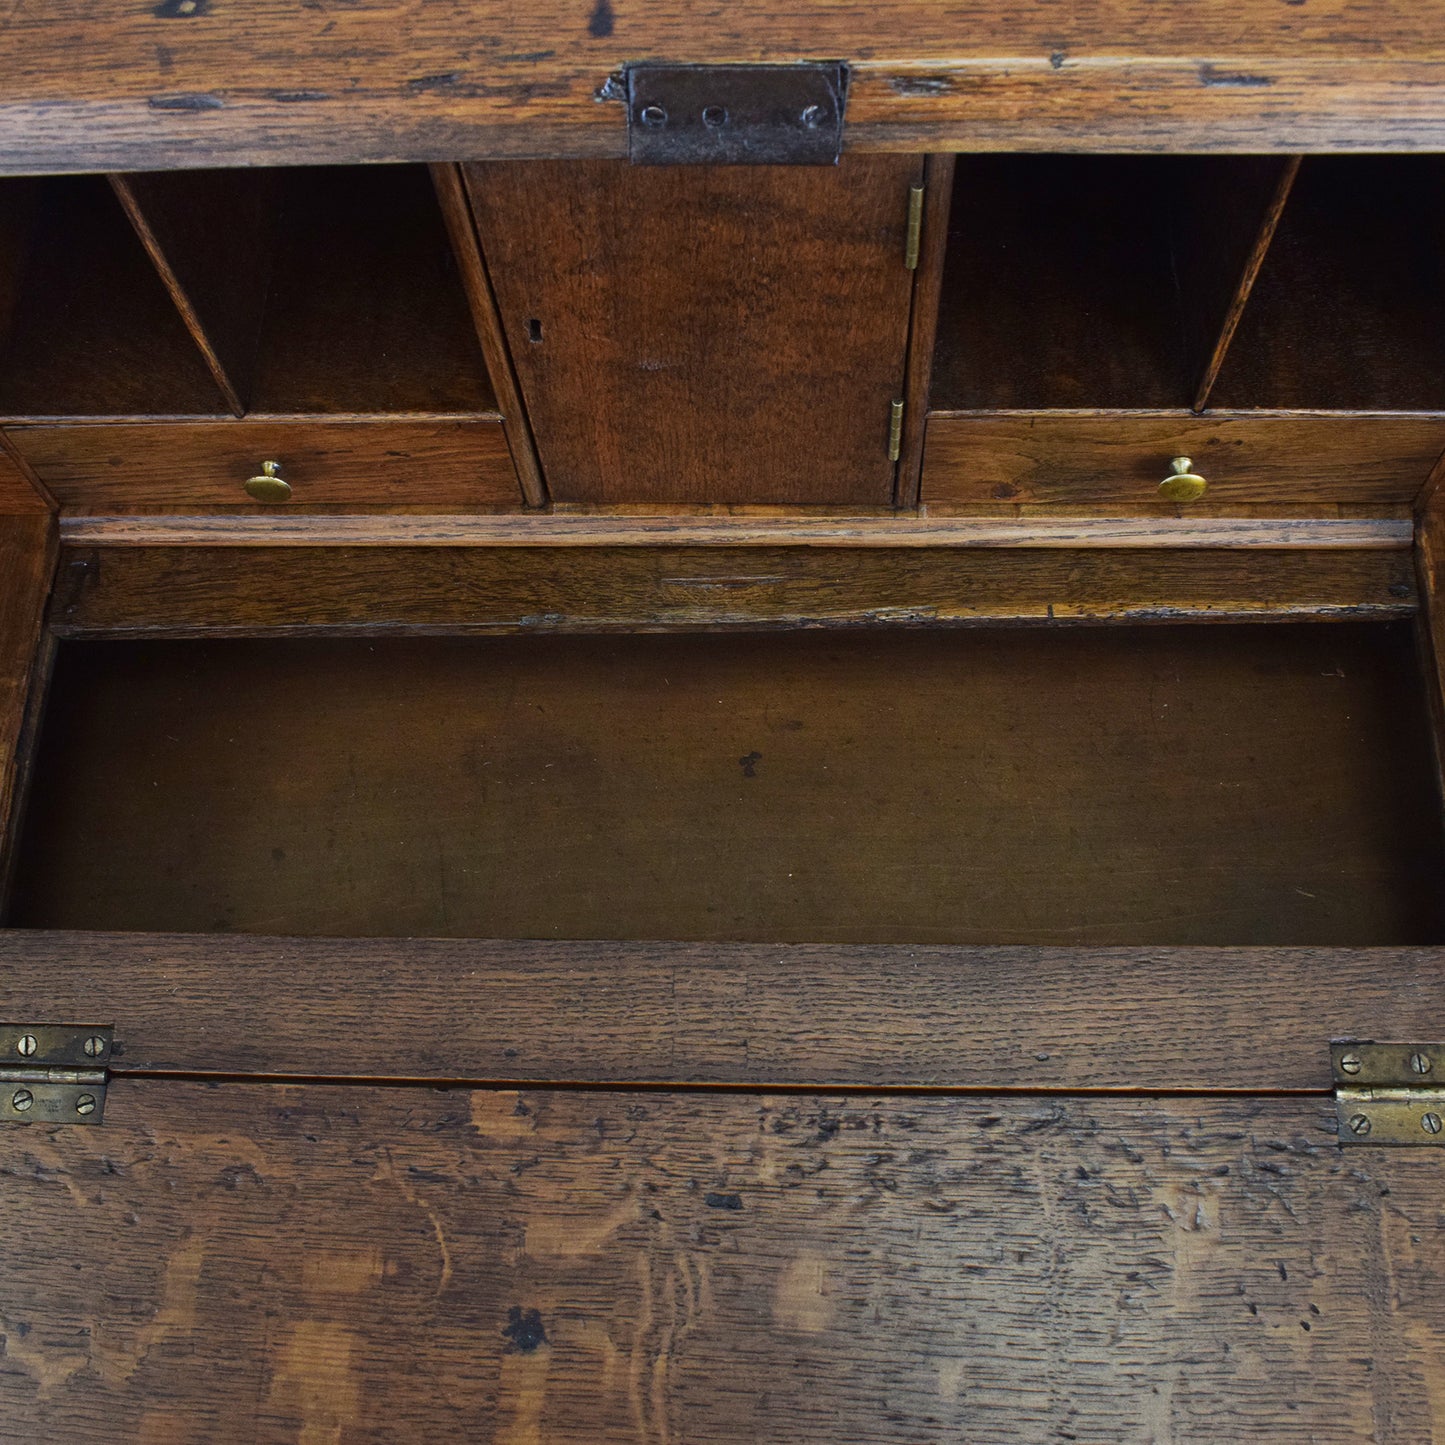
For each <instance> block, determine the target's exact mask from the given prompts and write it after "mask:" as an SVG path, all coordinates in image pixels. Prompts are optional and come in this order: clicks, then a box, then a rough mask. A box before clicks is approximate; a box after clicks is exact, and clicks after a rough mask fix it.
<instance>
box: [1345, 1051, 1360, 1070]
mask: <svg viewBox="0 0 1445 1445" xmlns="http://www.w3.org/2000/svg"><path fill="white" fill-rule="evenodd" d="M1360 1067H1361V1065H1360V1056H1359V1055H1358V1054H1346V1055H1345V1056H1344V1058H1342V1059H1341V1060H1340V1072H1341V1073H1345V1074H1358V1073H1359V1072H1360Z"/></svg>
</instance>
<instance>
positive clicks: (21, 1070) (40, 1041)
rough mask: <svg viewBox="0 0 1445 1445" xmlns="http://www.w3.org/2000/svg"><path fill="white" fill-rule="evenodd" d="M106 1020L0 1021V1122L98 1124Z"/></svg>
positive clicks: (108, 1034)
mask: <svg viewBox="0 0 1445 1445" xmlns="http://www.w3.org/2000/svg"><path fill="white" fill-rule="evenodd" d="M114 1034H115V1029H114V1028H113V1027H112V1026H111V1025H110V1024H0V1122H3V1123H12V1124H99V1123H100V1121H101V1119H102V1118H103V1117H104V1115H105V1085H106V1079H107V1077H108V1075H107V1073H106V1069H107V1067H108V1065H109V1064H110V1056H111V1052H112V1049H113V1048H114Z"/></svg>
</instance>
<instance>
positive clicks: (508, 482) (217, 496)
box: [10, 418, 522, 526]
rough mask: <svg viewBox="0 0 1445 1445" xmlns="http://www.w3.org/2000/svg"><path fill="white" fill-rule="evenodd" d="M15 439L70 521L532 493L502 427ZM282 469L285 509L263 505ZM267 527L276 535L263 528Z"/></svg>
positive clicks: (431, 424)
mask: <svg viewBox="0 0 1445 1445" xmlns="http://www.w3.org/2000/svg"><path fill="white" fill-rule="evenodd" d="M10 435H11V437H12V440H13V442H14V444H15V446H16V448H17V450H18V451H20V453H21V454H22V455H23V456H24V457H25V458H26V459H27V460H28V461H29V463H30V465H31V466H32V467H33V468H34V469H35V471H36V473H37V475H39V476H40V477H41V478H42V480H43V481H44V482H45V484H46V486H47V487H48V488H49V489H50V491H51V492H52V493H53V494H54V496H55V497H56V499H57V500H58V501H59V503H60V505H61V506H62V507H63V508H64V509H65V510H66V511H67V512H70V513H81V514H84V513H89V512H99V513H102V514H115V513H123V512H127V511H131V510H142V509H145V508H155V507H166V508H171V509H175V510H182V509H190V510H193V511H205V512H213V511H215V510H216V509H217V508H227V509H236V510H244V511H247V512H251V513H258V514H265V515H266V516H267V517H268V518H271V517H275V516H277V515H279V514H283V513H288V512H292V511H298V510H303V509H305V508H306V507H307V506H308V505H316V506H332V505H339V504H346V505H350V506H370V507H375V506H399V505H404V506H415V505H417V504H423V505H426V506H429V507H433V508H435V509H437V510H440V511H449V510H451V509H452V508H456V507H462V508H476V509H510V510H514V511H515V510H519V509H520V507H521V505H522V496H521V491H520V489H519V487H518V485H517V477H516V473H515V472H514V471H513V469H512V461H511V456H510V454H509V453H508V450H507V444H506V440H505V438H504V437H503V435H502V428H501V426H500V425H499V424H498V423H497V422H496V421H495V420H480V419H479V420H470V421H410V420H405V421H403V420H385V421H368V420H359V419H356V420H344V421H327V420H325V419H322V418H316V419H306V420H294V421H271V420H265V419H260V418H256V419H247V420H245V421H215V422H194V423H183V422H171V423H153V424H146V423H137V424H134V425H116V426H69V427H67V426H49V427H25V426H20V427H14V428H12V429H11V432H10ZM264 461H275V462H279V463H280V464H281V465H280V471H281V475H282V476H283V477H285V479H286V480H287V481H288V482H290V483H291V485H292V488H293V493H292V498H291V500H290V501H289V502H287V503H284V504H273V505H269V506H268V505H264V504H258V503H255V502H252V500H251V498H250V497H249V496H247V494H246V491H245V482H246V479H247V478H248V477H252V476H255V475H256V473H257V472H259V471H260V470H261V463H262V462H264ZM257 525H258V526H265V525H266V523H263V522H258V523H257Z"/></svg>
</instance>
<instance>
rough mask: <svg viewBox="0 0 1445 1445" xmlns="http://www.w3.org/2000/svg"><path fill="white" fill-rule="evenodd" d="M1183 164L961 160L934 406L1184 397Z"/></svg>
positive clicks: (1189, 384) (1188, 390) (1155, 401)
mask: <svg viewBox="0 0 1445 1445" xmlns="http://www.w3.org/2000/svg"><path fill="white" fill-rule="evenodd" d="M1199 164H1200V163H1198V162H1195V163H1193V167H1192V168H1194V169H1197V167H1198V165H1199ZM1181 167H1191V163H1190V162H1188V161H1184V160H1181V159H1180V158H1178V157H1170V156H1143V157H1121V156H1104V157H1099V156H1095V157H1074V156H1057V155H1056V156H969V157H961V158H960V159H959V163H958V166H957V170H956V173H955V181H954V200H953V215H952V226H951V234H950V236H949V255H948V263H947V266H946V268H945V272H944V283H943V297H942V303H941V314H940V318H939V333H938V355H937V358H936V360H935V363H934V369H933V388H932V406H933V408H934V409H935V410H950V409H960V408H962V409H976V408H980V407H986V408H1004V407H1007V408H1013V407H1174V406H1187V405H1188V403H1189V401H1190V399H1191V398H1192V397H1193V395H1194V377H1193V376H1192V375H1191V374H1190V366H1191V362H1190V356H1189V350H1188V347H1187V346H1186V345H1185V344H1184V337H1185V328H1184V324H1183V320H1182V314H1181V305H1180V297H1179V290H1178V286H1179V283H1178V280H1177V279H1176V274H1175V266H1174V262H1173V255H1172V251H1173V244H1174V237H1173V232H1174V230H1175V228H1176V226H1177V224H1178V217H1177V213H1178V211H1179V209H1180V204H1181V203H1180V199H1179V189H1180V183H1181ZM1192 244H1199V242H1198V240H1197V238H1196V239H1195V241H1194V242H1192Z"/></svg>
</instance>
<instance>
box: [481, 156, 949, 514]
mask: <svg viewBox="0 0 1445 1445" xmlns="http://www.w3.org/2000/svg"><path fill="white" fill-rule="evenodd" d="M922 171H923V167H922V162H921V160H920V159H919V158H918V157H916V156H913V157H911V156H891V155H889V156H882V155H880V156H872V155H870V156H845V157H844V158H843V160H842V162H841V163H840V164H839V165H838V166H837V167H836V168H834V167H810V166H791V167H783V166H721V167H701V166H682V167H647V166H631V165H629V164H628V163H627V162H625V161H584V162H570V161H562V162H551V161H547V162H538V161H520V162H518V161H513V162H507V161H503V162H490V163H487V164H479V165H470V166H468V167H466V176H467V184H468V188H469V190H470V193H471V201H472V208H473V212H474V214H475V216H476V221H477V227H478V230H479V232H480V236H481V243H482V249H483V252H484V254H485V257H486V261H487V266H488V270H489V272H490V275H491V280H492V284H493V286H494V288H495V290H496V295H497V302H498V307H499V310H500V312H501V317H502V324H503V327H504V328H505V331H506V335H507V340H508V345H509V347H510V350H511V354H512V358H513V361H514V364H515V366H516V370H517V374H518V379H519V381H520V384H521V389H522V394H523V397H524V400H525V403H526V407H527V411H528V414H529V417H530V419H531V424H532V427H533V430H534V432H535V435H536V443H537V450H538V453H539V455H540V458H541V462H542V467H543V470H544V471H545V473H546V477H547V484H548V488H549V490H550V493H551V497H552V500H553V501H555V502H560V503H584V504H585V503H593V504H607V505H619V504H651V503H656V504H661V505H665V506H666V505H692V504H706V503H722V504H735V505H736V504H758V505H766V504H773V505H792V506H799V505H832V506H853V507H857V506H864V507H869V506H878V507H885V506H890V505H891V504H892V502H893V486H894V472H895V464H894V462H893V461H891V460H890V459H889V424H890V411H891V408H892V404H893V403H894V402H895V401H897V400H901V398H902V396H903V378H904V360H905V352H906V347H907V341H908V325H909V307H910V301H911V295H912V279H913V272H912V271H910V270H909V269H908V266H907V263H906V259H905V247H906V243H907V233H908V210H909V193H910V188H912V187H914V186H921V185H922V179H923V176H922Z"/></svg>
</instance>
